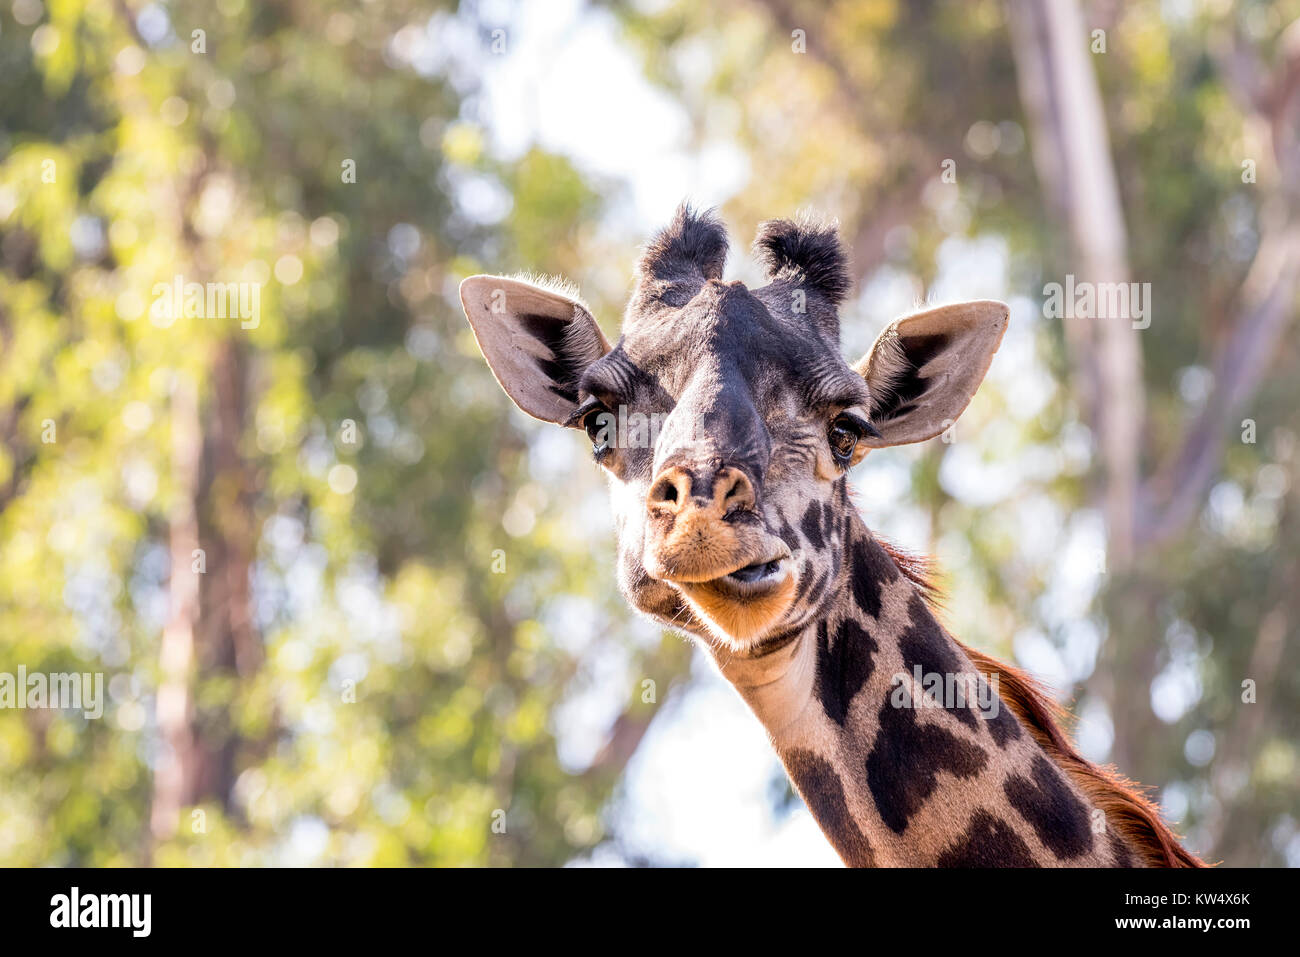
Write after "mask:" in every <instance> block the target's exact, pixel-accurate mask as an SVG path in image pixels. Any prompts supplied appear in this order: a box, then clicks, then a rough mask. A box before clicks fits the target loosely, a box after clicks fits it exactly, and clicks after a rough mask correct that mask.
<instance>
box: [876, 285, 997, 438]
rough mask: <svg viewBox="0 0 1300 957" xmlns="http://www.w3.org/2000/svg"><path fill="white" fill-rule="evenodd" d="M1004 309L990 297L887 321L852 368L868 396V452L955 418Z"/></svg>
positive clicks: (926, 433)
mask: <svg viewBox="0 0 1300 957" xmlns="http://www.w3.org/2000/svg"><path fill="white" fill-rule="evenodd" d="M1009 315H1010V310H1009V309H1008V308H1007V306H1006V304H1005V303H1001V302H995V301H993V300H991V299H977V300H975V301H973V302H959V303H953V304H951V305H947V306H938V307H936V308H934V309H927V310H926V311H924V312H918V313H915V314H913V315H910V316H905V317H904V318H902V319H896V320H895V321H894V322H892V323H890V324H889V326H888V327H887V328H886V329H885V331H884V332H882V333H881V334H880V337H879V338H878V339H876V343H875V345H873V346H872V347H871V351H870V352H868V353H867V355H866V356H865V357H864V358H863V359H862V360H861V361H860V362H858V363H857V365H855V366H854V369H855V370H856V371H857V372H858V373H860V374H861V375H862V377H863V378H864V379H866V380H867V390H868V391H869V392H870V393H871V408H870V410H869V412H870V415H871V423H872V425H874V426H875V428H876V430H877V431H878V432H879V433H880V435H879V436H878V437H876V436H869V437H866V438H864V439H863V443H864V444H865V445H867V446H868V447H870V448H884V447H886V446H890V445H906V444H908V443H909V442H921V441H924V440H925V439H930V438H934V436H936V435H939V434H940V433H941V432H943V431H945V430H946V429H947V428H948V427H949V426H951V425H952V424H953V423H954V422H956V421H957V417H958V416H959V415H961V414H962V412H963V411H964V410H965V408H966V406H967V405H968V404H969V403H970V400H971V398H972V397H973V396H974V395H975V390H976V389H978V388H979V384H980V383H981V382H982V381H983V380H984V374H985V373H986V372H988V370H989V364H990V363H991V362H992V361H993V354H994V353H995V352H997V351H998V346H999V345H1000V344H1001V342H1002V335H1003V333H1005V332H1006V330H1007V318H1008V316H1009Z"/></svg>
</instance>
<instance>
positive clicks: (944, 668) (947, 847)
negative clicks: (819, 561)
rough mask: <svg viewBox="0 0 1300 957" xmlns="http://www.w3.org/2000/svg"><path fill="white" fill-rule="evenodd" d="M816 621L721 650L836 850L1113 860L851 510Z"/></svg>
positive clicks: (1103, 833)
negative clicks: (762, 645) (766, 646)
mask: <svg viewBox="0 0 1300 957" xmlns="http://www.w3.org/2000/svg"><path fill="white" fill-rule="evenodd" d="M848 511H849V513H850V514H849V516H848V520H847V522H846V523H845V525H844V531H843V538H844V541H843V547H844V560H843V561H842V562H841V565H840V569H839V572H838V574H837V575H836V576H835V587H834V588H833V589H832V590H831V592H830V594H829V597H828V598H827V599H826V607H825V610H824V614H822V615H821V617H820V618H819V619H818V620H816V621H814V622H812V623H811V624H809V625H807V626H806V627H805V628H803V630H802V631H800V632H799V633H798V634H797V635H796V636H795V637H793V639H792V640H790V641H788V642H787V643H785V644H784V645H783V646H781V647H779V648H777V649H776V650H774V651H771V652H768V653H766V654H763V655H761V656H758V657H751V658H738V657H733V658H728V657H727V656H726V655H724V654H717V655H716V660H717V663H718V667H719V670H720V671H721V672H722V674H723V676H724V677H726V678H727V679H728V680H729V681H730V682H731V683H732V684H733V685H734V686H735V688H736V689H737V691H738V692H739V693H740V695H741V697H742V698H744V700H745V702H746V703H747V704H748V705H749V707H750V708H751V709H752V710H753V712H754V714H755V715H756V716H757V717H758V719H759V720H760V721H761V722H762V724H763V725H764V727H766V729H767V731H768V733H769V735H770V736H771V738H772V741H773V744H774V745H775V747H776V750H777V753H778V754H779V756H780V758H781V761H782V763H783V764H784V765H785V768H786V771H787V772H788V773H789V775H790V778H791V780H792V781H793V782H794V785H795V787H796V788H797V789H798V791H799V793H800V795H801V796H802V797H803V799H804V801H805V803H806V804H807V805H808V809H809V810H810V811H811V812H812V815H813V817H814V818H815V819H816V820H817V823H818V824H819V826H820V827H821V829H822V831H823V833H825V835H826V837H827V838H828V839H829V840H830V842H831V844H832V845H833V846H834V847H835V849H836V851H837V852H838V853H839V855H840V857H841V858H842V859H843V860H844V861H845V863H847V864H849V865H856V866H933V865H940V866H1092V867H1097V866H1116V865H1123V864H1126V863H1128V861H1129V857H1130V855H1129V850H1128V847H1127V845H1126V844H1125V842H1124V841H1123V840H1122V839H1121V838H1120V837H1119V836H1118V834H1117V833H1116V832H1115V831H1114V830H1113V828H1110V827H1109V826H1107V825H1106V823H1105V819H1104V817H1102V816H1101V815H1100V812H1094V811H1093V809H1092V808H1091V807H1090V805H1089V803H1088V801H1087V800H1086V798H1085V797H1084V795H1083V793H1082V791H1081V790H1080V789H1079V787H1078V786H1077V784H1076V783H1075V782H1074V781H1073V780H1072V779H1071V776H1070V775H1069V774H1068V773H1066V772H1065V771H1064V770H1063V769H1062V768H1061V767H1059V766H1058V764H1057V763H1056V762H1055V761H1054V760H1053V759H1052V758H1051V757H1050V756H1049V754H1048V753H1047V752H1046V751H1045V750H1044V749H1043V747H1041V746H1040V744H1039V743H1038V742H1037V741H1036V740H1035V737H1034V736H1033V735H1031V734H1030V733H1029V732H1028V731H1027V730H1026V729H1025V728H1024V727H1023V726H1022V724H1021V722H1020V721H1019V720H1018V719H1017V717H1016V716H1015V714H1013V713H1012V710H1011V709H1010V708H1009V707H1007V705H1006V701H1005V700H1004V699H1003V698H1002V697H1001V696H1000V695H999V694H998V693H997V690H996V689H997V684H998V680H997V678H998V676H997V675H996V674H994V675H987V674H986V675H979V674H977V671H976V668H975V666H974V664H973V663H972V662H971V660H970V658H969V657H968V656H967V654H966V652H965V649H963V648H962V646H961V645H959V644H958V643H957V642H956V641H954V640H953V639H952V638H951V637H950V636H949V635H948V634H947V632H945V631H944V629H943V628H942V627H941V626H940V624H939V623H938V621H937V620H936V619H935V617H934V615H933V614H932V613H931V611H930V609H929V607H928V606H927V604H926V602H925V600H924V599H923V597H922V595H921V593H920V591H919V589H918V588H917V587H916V585H915V584H913V582H912V581H911V580H909V579H908V578H907V576H905V575H904V574H903V573H902V572H901V571H900V569H899V568H898V566H897V564H896V563H895V562H894V560H893V558H892V557H891V556H890V555H889V553H888V552H886V551H885V549H884V548H882V547H881V545H880V544H879V542H877V541H876V540H875V538H874V537H873V536H872V535H871V533H870V532H869V531H868V530H867V528H866V526H865V525H864V524H863V522H862V520H861V518H860V517H858V515H857V512H856V509H853V508H852V507H850V508H849V509H848Z"/></svg>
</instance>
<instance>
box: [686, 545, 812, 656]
mask: <svg viewBox="0 0 1300 957" xmlns="http://www.w3.org/2000/svg"><path fill="white" fill-rule="evenodd" d="M674 584H675V585H676V587H677V588H678V589H679V590H680V591H681V593H682V595H683V596H684V597H685V598H686V601H687V603H688V604H689V605H690V606H691V610H692V611H694V612H695V613H696V615H697V616H698V617H699V618H700V619H702V620H703V622H704V624H705V625H707V626H708V629H709V632H710V634H711V635H712V636H713V638H714V639H715V640H716V641H717V642H718V643H719V644H721V645H723V646H725V647H727V648H729V649H731V650H732V651H744V650H746V649H747V648H750V647H753V646H754V645H756V644H758V643H759V642H760V641H761V640H762V639H763V637H764V636H765V635H766V634H767V633H768V632H769V631H771V629H772V628H773V627H774V626H775V625H776V624H778V623H779V622H780V621H781V619H782V618H783V617H784V616H785V613H786V612H787V611H788V610H789V609H790V605H791V602H792V601H793V599H794V593H795V576H794V573H793V571H792V570H791V567H790V563H789V562H788V561H785V560H783V561H781V562H780V563H779V566H778V568H777V569H776V570H775V571H774V572H772V573H768V574H765V575H763V576H762V577H761V578H758V579H757V580H753V581H746V580H744V579H743V578H737V577H736V573H732V574H729V575H724V576H722V577H720V578H714V579H710V580H709V581H702V582H676V583H674Z"/></svg>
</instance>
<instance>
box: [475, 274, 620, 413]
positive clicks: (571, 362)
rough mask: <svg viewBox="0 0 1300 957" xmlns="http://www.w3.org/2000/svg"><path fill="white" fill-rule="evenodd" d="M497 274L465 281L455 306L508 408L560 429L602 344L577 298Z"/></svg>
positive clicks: (561, 290) (604, 342)
mask: <svg viewBox="0 0 1300 957" xmlns="http://www.w3.org/2000/svg"><path fill="white" fill-rule="evenodd" d="M556 287H559V284H558V283H557V284H554V286H553V285H552V284H550V283H548V284H545V285H542V284H538V283H534V282H529V281H525V280H522V279H507V278H505V277H504V276H470V277H469V278H468V279H466V280H465V281H464V282H462V283H461V284H460V302H461V305H462V306H464V307H465V316H466V318H468V319H469V324H470V328H471V329H473V330H474V338H475V339H476V340H477V341H478V347H479V349H481V350H482V352H483V357H484V358H485V359H487V362H488V366H489V367H490V368H491V369H492V374H493V375H495V376H496V378H497V381H498V382H500V383H501V388H503V389H505V391H506V394H507V395H508V396H510V398H511V399H513V400H514V403H515V405H517V406H519V408H521V409H523V410H524V411H525V412H527V413H528V414H529V415H531V416H534V417H536V418H538V419H541V420H543V421H544V422H554V423H556V424H557V425H558V424H563V423H564V422H565V420H566V419H568V417H569V415H570V414H571V413H572V412H573V410H574V409H575V408H576V407H577V404H578V381H579V380H580V379H581V378H582V373H583V371H584V370H585V369H586V368H587V366H589V365H591V363H593V362H595V361H596V360H597V359H599V358H600V357H601V356H603V355H604V354H605V353H607V352H608V351H609V340H607V339H606V338H605V335H604V333H602V332H601V331H600V326H598V325H596V320H595V319H594V318H593V317H592V315H591V312H590V311H588V309H587V307H586V306H585V305H583V303H582V301H581V300H580V299H579V298H578V297H577V295H576V293H574V292H572V291H570V290H569V289H568V288H565V287H559V288H556Z"/></svg>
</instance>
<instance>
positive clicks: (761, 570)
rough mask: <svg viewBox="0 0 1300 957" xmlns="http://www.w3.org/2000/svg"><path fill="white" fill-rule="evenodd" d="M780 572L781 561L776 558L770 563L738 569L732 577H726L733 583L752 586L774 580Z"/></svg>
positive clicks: (759, 563) (754, 564)
mask: <svg viewBox="0 0 1300 957" xmlns="http://www.w3.org/2000/svg"><path fill="white" fill-rule="evenodd" d="M780 570H781V559H779V558H774V559H772V560H771V561H770V562H754V563H753V564H752V565H746V566H745V567H744V568H737V569H736V570H735V571H734V572H732V573H731V574H730V575H726V576H724V577H726V578H730V579H731V580H732V581H738V582H742V583H743V584H746V585H752V584H756V583H758V582H761V581H762V580H763V579H765V578H774V577H775V576H776V574H777V573H778V572H779V571H780Z"/></svg>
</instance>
